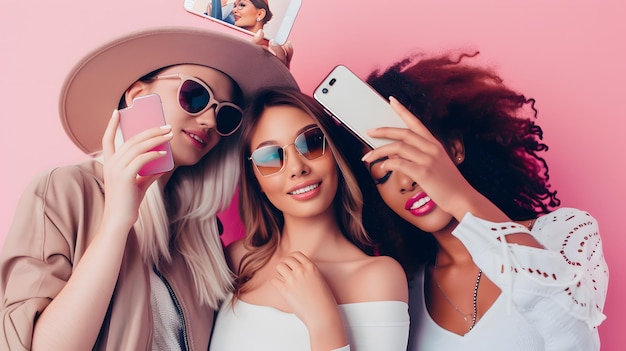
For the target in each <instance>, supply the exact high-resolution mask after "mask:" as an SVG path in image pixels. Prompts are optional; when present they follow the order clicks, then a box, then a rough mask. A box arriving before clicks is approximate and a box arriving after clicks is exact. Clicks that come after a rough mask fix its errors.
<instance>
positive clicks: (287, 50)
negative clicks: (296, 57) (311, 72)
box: [269, 40, 293, 68]
mask: <svg viewBox="0 0 626 351" xmlns="http://www.w3.org/2000/svg"><path fill="white" fill-rule="evenodd" d="M269 45H270V49H271V50H272V52H273V53H274V55H276V57H277V58H278V59H279V60H281V61H282V62H283V63H284V64H285V66H287V68H289V67H290V66H291V59H292V58H293V46H292V45H291V42H289V41H288V42H286V43H285V44H284V45H278V44H277V43H276V42H275V41H274V40H270V43H269Z"/></svg>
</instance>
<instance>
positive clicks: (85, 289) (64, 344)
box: [32, 227, 127, 350]
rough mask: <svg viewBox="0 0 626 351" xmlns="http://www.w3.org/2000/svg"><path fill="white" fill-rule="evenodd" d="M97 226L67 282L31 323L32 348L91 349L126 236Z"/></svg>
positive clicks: (114, 277) (116, 276)
mask: <svg viewBox="0 0 626 351" xmlns="http://www.w3.org/2000/svg"><path fill="white" fill-rule="evenodd" d="M120 230H122V229H119V228H117V229H114V228H112V227H111V228H109V229H107V228H106V227H100V228H99V230H98V234H97V235H96V236H95V237H94V239H93V241H92V242H91V243H90V245H89V247H88V248H87V250H86V251H85V253H84V255H83V257H82V258H81V260H80V262H78V264H76V266H75V268H74V271H73V272H72V275H71V277H70V279H69V280H68V282H67V284H66V285H65V286H64V287H63V289H62V290H61V291H60V292H59V294H58V295H57V296H56V297H55V298H54V299H53V300H52V302H50V304H49V305H48V307H47V308H46V309H45V310H44V311H43V312H42V314H41V316H40V317H39V319H38V320H37V322H36V324H35V329H34V333H33V346H32V349H33V350H50V349H54V350H88V349H91V348H93V345H94V343H95V341H96V338H97V336H98V333H99V331H100V329H101V327H102V322H103V320H104V317H105V315H106V311H107V309H108V306H109V303H110V301H111V296H112V294H113V290H114V288H115V285H116V282H117V278H118V275H119V270H120V265H121V261H122V257H123V254H124V247H125V244H126V238H127V235H120V234H119V231H120Z"/></svg>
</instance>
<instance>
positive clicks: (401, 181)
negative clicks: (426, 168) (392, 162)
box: [394, 172, 417, 194]
mask: <svg viewBox="0 0 626 351" xmlns="http://www.w3.org/2000/svg"><path fill="white" fill-rule="evenodd" d="M394 173H395V175H396V177H397V181H398V188H399V190H400V193H402V194H404V193H408V192H411V191H413V190H415V188H416V187H417V182H415V181H414V180H413V179H411V177H409V176H406V175H404V174H402V173H401V172H394Z"/></svg>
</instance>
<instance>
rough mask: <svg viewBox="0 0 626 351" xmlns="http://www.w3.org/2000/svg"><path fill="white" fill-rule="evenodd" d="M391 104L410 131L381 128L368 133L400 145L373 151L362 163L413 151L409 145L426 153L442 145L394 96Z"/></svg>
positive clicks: (390, 101) (382, 147) (393, 144)
mask: <svg viewBox="0 0 626 351" xmlns="http://www.w3.org/2000/svg"><path fill="white" fill-rule="evenodd" d="M389 104H390V105H391V107H392V108H393V110H394V111H395V112H396V113H397V114H398V116H399V117H400V118H401V119H402V120H403V121H404V123H405V124H406V125H407V127H408V129H406V128H393V127H381V128H376V129H372V130H368V131H367V133H368V134H369V135H370V136H372V137H375V138H386V139H392V140H397V141H399V142H400V143H397V142H395V143H391V144H387V145H384V146H381V147H379V148H377V149H375V150H372V151H370V152H368V153H367V154H365V155H364V156H363V157H362V158H361V160H362V161H364V162H372V161H373V160H377V159H379V158H381V157H384V156H389V155H395V154H398V153H402V152H404V153H406V151H412V148H407V145H408V146H412V147H413V148H417V149H422V150H424V151H427V150H432V149H433V148H436V147H437V145H440V142H439V141H438V140H437V139H436V138H435V137H434V136H433V135H432V133H430V131H429V130H428V128H426V126H424V124H423V123H422V122H421V121H420V120H419V119H418V118H417V117H416V116H415V115H414V114H413V113H411V111H409V110H408V109H407V108H406V107H404V106H403V105H402V104H401V103H400V102H399V101H398V100H396V99H395V98H394V97H393V96H392V97H390V98H389Z"/></svg>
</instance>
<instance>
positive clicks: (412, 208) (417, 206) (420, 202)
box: [408, 196, 430, 211]
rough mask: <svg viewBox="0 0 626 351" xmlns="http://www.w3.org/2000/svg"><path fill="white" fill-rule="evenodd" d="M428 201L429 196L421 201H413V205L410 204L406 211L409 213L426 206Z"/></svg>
mask: <svg viewBox="0 0 626 351" xmlns="http://www.w3.org/2000/svg"><path fill="white" fill-rule="evenodd" d="M429 201H430V197H429V196H424V197H422V198H421V199H419V200H417V201H415V202H414V203H413V204H411V207H409V208H408V210H409V211H411V210H415V209H418V208H420V207H422V206H424V205H426V204H427V203H428V202H429Z"/></svg>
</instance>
